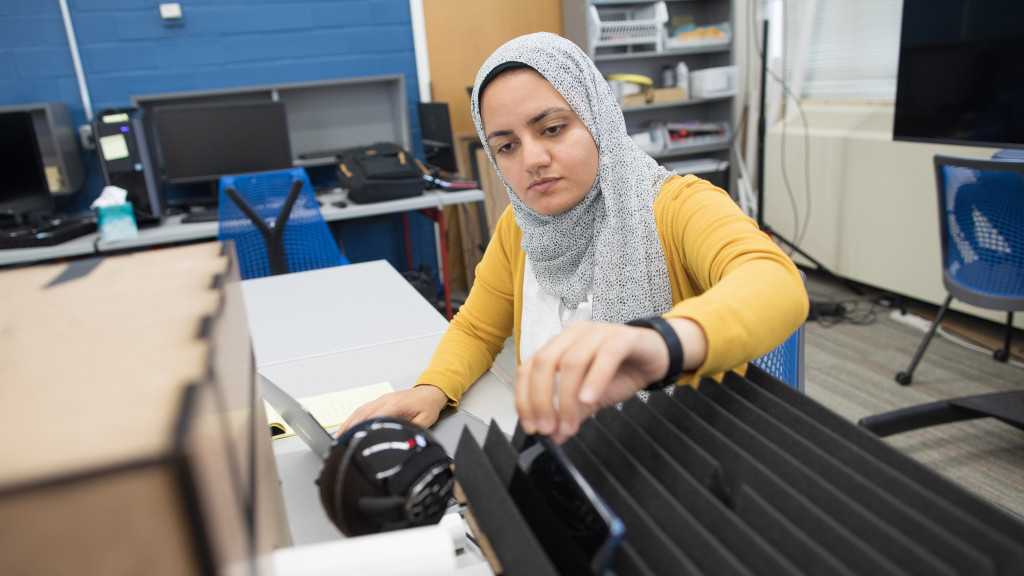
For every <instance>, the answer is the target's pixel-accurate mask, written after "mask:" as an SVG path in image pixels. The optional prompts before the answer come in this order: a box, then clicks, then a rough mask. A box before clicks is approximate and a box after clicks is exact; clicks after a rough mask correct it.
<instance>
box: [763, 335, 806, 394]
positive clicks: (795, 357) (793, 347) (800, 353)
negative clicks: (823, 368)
mask: <svg viewBox="0 0 1024 576" xmlns="http://www.w3.org/2000/svg"><path fill="white" fill-rule="evenodd" d="M804 325H805V324H801V325H800V327H799V328H797V330H796V332H793V334H792V335H790V337H789V338H787V339H786V341H785V342H783V343H782V344H780V345H779V347H778V348H776V349H774V350H772V351H771V352H769V353H767V354H765V355H764V356H761V357H760V358H756V359H755V360H754V361H753V362H752V363H753V364H754V365H756V366H757V367H758V368H760V369H762V370H764V371H765V372H767V373H769V374H771V375H772V376H775V377H776V378H778V379H779V380H782V381H783V382H785V383H786V384H789V385H790V386H792V387H793V388H796V389H797V390H799V391H800V392H803V391H804Z"/></svg>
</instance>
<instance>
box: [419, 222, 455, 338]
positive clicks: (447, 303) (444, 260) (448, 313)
mask: <svg viewBox="0 0 1024 576" xmlns="http://www.w3.org/2000/svg"><path fill="white" fill-rule="evenodd" d="M420 212H421V213H422V214H423V215H424V216H426V217H427V218H430V219H431V220H433V221H434V222H436V223H437V226H438V228H440V230H441V232H440V234H438V238H439V239H440V243H441V262H440V264H441V271H442V273H443V278H442V280H443V282H442V284H443V285H444V310H445V317H446V318H448V320H451V319H452V285H451V280H450V276H449V274H448V240H447V236H448V229H447V227H445V223H444V210H439V209H437V208H424V209H423V210H420Z"/></svg>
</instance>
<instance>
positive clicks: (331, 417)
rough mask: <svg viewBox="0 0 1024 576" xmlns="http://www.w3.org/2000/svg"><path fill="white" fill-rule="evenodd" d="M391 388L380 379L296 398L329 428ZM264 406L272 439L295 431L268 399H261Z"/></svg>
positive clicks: (339, 424) (342, 421)
mask: <svg viewBox="0 0 1024 576" xmlns="http://www.w3.org/2000/svg"><path fill="white" fill-rule="evenodd" d="M394 391H395V389H394V388H392V387H391V383H390V382H379V383H377V384H371V385H369V386H361V387H359V388H352V389H349V390H339V391H337V392H330V393H328V394H321V395H319V396H310V397H309V398H299V399H298V400H299V403H300V404H302V405H303V406H305V407H306V408H307V409H308V410H309V412H310V414H312V415H313V417H314V418H316V419H317V422H320V424H321V425H322V426H323V427H324V428H325V429H327V430H330V429H332V428H337V427H338V426H341V425H342V424H344V423H345V420H347V419H348V417H349V416H350V415H351V414H352V413H353V412H355V410H356V408H359V407H360V406H362V405H363V404H366V403H367V402H369V401H371V400H376V399H377V398H378V397H380V396H382V395H384V394H387V393H388V392H394ZM263 407H264V408H265V409H266V411H267V423H268V424H269V425H270V434H271V435H272V436H273V437H274V440H277V439H278V438H288V437H289V436H294V435H295V431H294V430H292V428H291V426H289V425H288V424H287V423H286V422H285V421H284V418H282V417H281V415H280V414H278V412H277V410H274V407H273V406H271V405H270V403H269V402H267V401H266V400H264V401H263Z"/></svg>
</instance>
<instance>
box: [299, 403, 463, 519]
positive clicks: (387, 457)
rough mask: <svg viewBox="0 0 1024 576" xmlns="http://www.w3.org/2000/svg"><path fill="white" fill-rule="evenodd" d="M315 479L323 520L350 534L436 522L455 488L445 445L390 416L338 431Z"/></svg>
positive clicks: (422, 431) (418, 427) (423, 430)
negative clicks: (343, 432) (323, 515)
mask: <svg viewBox="0 0 1024 576" xmlns="http://www.w3.org/2000/svg"><path fill="white" fill-rule="evenodd" d="M317 483H318V484H319V490H320V502H321V504H322V505H323V507H324V511H325V513H326V514H327V516H328V518H330V520H331V522H333V523H334V525H335V526H337V527H338V529H339V530H341V532H342V533H343V534H345V535H346V536H350V537H351V536H361V535H364V534H373V533H376V532H382V531H385V530H395V529H399V528H408V527H412V526H423V525H428V524H436V523H437V522H438V521H440V519H441V517H442V516H443V515H444V511H445V509H446V507H447V503H448V500H449V499H450V498H451V495H452V492H453V490H454V476H453V473H452V469H451V460H450V459H449V458H448V455H447V454H446V453H445V451H444V448H442V447H441V445H440V444H439V443H437V441H436V440H434V439H433V437H432V436H431V435H430V433H429V432H427V430H425V429H424V428H422V427H420V426H416V425H414V424H412V423H410V422H408V421H406V420H402V419H399V418H390V417H383V418H374V419H372V420H367V421H365V422H361V423H359V424H357V425H356V426H354V427H353V428H351V429H350V430H348V431H347V432H346V433H345V434H343V435H342V437H341V438H339V439H338V441H337V442H336V443H335V445H334V447H333V448H332V449H331V452H330V453H329V454H328V455H327V458H326V459H325V460H324V467H323V470H322V471H321V473H320V477H319V479H317Z"/></svg>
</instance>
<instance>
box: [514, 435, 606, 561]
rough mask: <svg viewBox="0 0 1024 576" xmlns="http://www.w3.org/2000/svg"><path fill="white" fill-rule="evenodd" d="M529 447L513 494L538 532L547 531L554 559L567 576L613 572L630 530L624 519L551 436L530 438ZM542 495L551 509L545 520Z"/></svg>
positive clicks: (526, 444)
mask: <svg viewBox="0 0 1024 576" xmlns="http://www.w3.org/2000/svg"><path fill="white" fill-rule="evenodd" d="M523 446H524V448H523V450H522V451H521V452H520V453H519V457H518V458H517V464H518V471H517V472H518V474H515V475H513V480H512V482H513V486H510V492H511V494H512V497H513V499H515V500H516V501H517V502H516V503H517V505H518V506H519V508H520V510H523V511H524V513H525V515H526V516H527V518H528V520H530V521H531V527H533V528H534V530H535V532H537V531H538V528H539V529H540V530H541V531H543V532H544V534H543V535H541V534H538V538H539V539H540V540H541V545H542V546H544V549H545V551H546V552H547V553H548V556H549V558H551V560H552V562H553V563H554V564H555V566H556V567H557V568H558V569H559V572H561V573H563V574H567V573H580V570H581V569H585V570H587V571H588V572H589V573H591V574H596V575H600V574H606V573H608V571H609V569H610V566H611V563H612V560H613V559H614V558H615V553H616V551H617V550H618V549H619V547H620V546H621V545H622V539H623V537H624V535H625V532H626V529H625V525H624V524H623V523H622V520H620V519H619V517H618V516H616V515H615V513H614V512H613V511H612V510H611V508H609V507H608V505H607V504H606V503H605V502H604V500H602V499H601V497H600V496H599V495H598V494H597V492H595V491H594V489H593V487H591V486H590V484H589V483H588V482H587V480H586V479H585V478H584V477H583V475H582V474H580V472H579V470H577V469H576V467H575V466H574V465H573V463H572V462H571V461H570V460H569V458H568V457H567V456H566V455H565V452H564V451H563V450H562V448H561V447H560V446H558V445H557V444H555V443H554V442H553V441H552V440H551V439H550V438H548V437H547V436H540V435H535V436H528V437H527V438H526V441H525V442H524V444H523ZM517 483H526V484H527V485H528V486H523V485H520V486H516V484H517ZM538 497H539V499H540V500H542V502H541V503H540V504H541V505H542V506H544V507H545V508H546V510H544V511H543V516H544V517H543V518H542V517H540V516H542V515H541V514H538V513H537V510H536V508H537V505H538V502H537V500H538ZM531 511H532V513H531ZM531 517H532V518H531ZM552 517H553V519H554V521H553V522H551V521H550V520H551V519H552ZM567 543H568V546H567V545H566V544H567ZM566 569H569V570H571V571H570V572H567V571H566Z"/></svg>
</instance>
